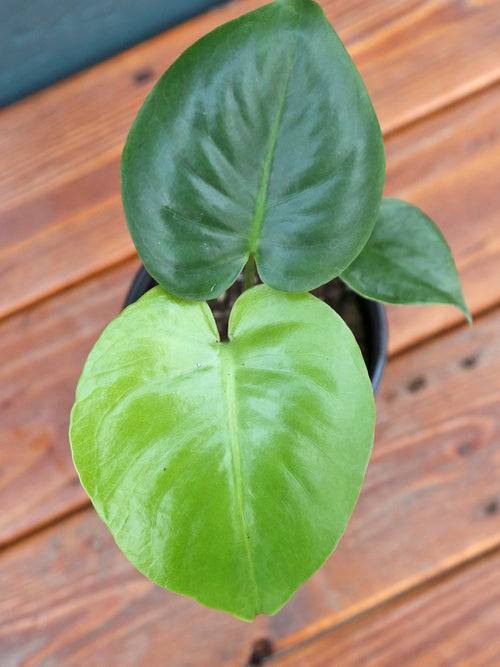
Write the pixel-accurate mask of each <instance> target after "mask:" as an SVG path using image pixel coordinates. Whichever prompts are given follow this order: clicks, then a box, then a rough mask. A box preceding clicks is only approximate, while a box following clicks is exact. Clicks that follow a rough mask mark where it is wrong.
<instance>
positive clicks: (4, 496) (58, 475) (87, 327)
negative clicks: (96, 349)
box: [0, 260, 138, 545]
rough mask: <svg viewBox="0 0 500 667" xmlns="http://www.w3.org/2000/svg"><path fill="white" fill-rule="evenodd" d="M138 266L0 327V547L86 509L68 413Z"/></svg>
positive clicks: (102, 278) (123, 269)
mask: <svg viewBox="0 0 500 667" xmlns="http://www.w3.org/2000/svg"><path fill="white" fill-rule="evenodd" d="M137 265H138V261H137V260H132V261H129V262H127V263H126V264H125V265H123V266H120V267H117V268H116V269H115V270H114V271H112V272H107V273H105V274H103V275H98V276H96V277H94V278H92V279H91V280H90V281H88V282H87V283H85V284H83V285H79V286H77V287H75V288H73V289H72V290H69V291H67V292H64V293H63V294H61V295H59V296H58V297H57V298H54V299H49V300H47V301H44V302H42V303H39V304H37V306H35V307H32V308H30V309H27V310H25V311H23V312H21V313H18V314H17V315H16V316H14V317H11V318H9V319H7V320H4V321H3V322H0V414H1V425H0V443H1V447H0V471H1V474H0V506H1V507H2V512H1V513H0V545H3V544H5V543H6V542H8V541H10V540H12V539H17V538H19V537H20V536H21V535H23V534H26V533H28V532H30V531H32V530H33V529H34V528H36V527H37V526H38V525H40V524H43V523H46V522H49V521H52V520H53V519H54V518H56V517H58V516H60V515H61V514H66V513H67V512H69V511H71V510H73V509H75V507H78V506H80V505H82V504H88V498H87V496H86V494H85V493H84V491H83V489H82V488H81V487H80V484H79V482H78V478H77V476H76V474H75V469H74V467H73V463H72V459H71V452H70V449H69V441H68V426H69V413H70V410H71V406H72V404H73V401H74V396H75V388H76V382H77V380H78V377H79V375H80V373H81V370H82V368H83V364H84V361H85V359H86V356H87V354H88V353H89V351H90V349H91V347H92V345H93V344H94V342H95V340H96V339H97V338H98V336H99V335H100V333H101V331H102V330H103V329H104V327H105V326H106V324H107V323H108V322H109V320H110V319H112V318H113V317H114V315H115V314H118V313H119V312H120V308H121V306H122V303H123V301H124V298H125V294H126V290H127V287H128V284H129V283H130V280H131V278H132V276H133V273H134V270H135V269H136V267H137Z"/></svg>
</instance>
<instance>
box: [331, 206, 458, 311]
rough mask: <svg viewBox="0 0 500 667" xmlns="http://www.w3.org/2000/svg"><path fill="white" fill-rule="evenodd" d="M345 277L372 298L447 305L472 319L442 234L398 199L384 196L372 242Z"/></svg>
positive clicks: (403, 302) (353, 286) (416, 210)
mask: <svg viewBox="0 0 500 667" xmlns="http://www.w3.org/2000/svg"><path fill="white" fill-rule="evenodd" d="M341 277H342V280H344V281H345V282H346V283H347V284H348V285H349V286H350V287H352V289H353V290H355V291H356V292H358V293H359V294H362V295H363V296H367V297H369V298H370V299H376V300H378V301H385V302H386V303H399V304H427V303H448V304H451V305H453V306H456V307H457V308H459V309H460V310H461V311H462V312H463V314H464V315H465V317H466V318H467V319H468V321H469V322H470V321H471V316H470V313H469V310H468V308H467V306H466V304H465V301H464V297H463V294H462V288H461V287H460V280H459V278H458V274H457V269H456V267H455V262H454V261H453V257H452V254H451V250H450V248H449V247H448V244H447V243H446V240H445V238H444V236H443V235H442V234H441V232H440V231H439V229H438V227H436V225H435V224H434V223H433V222H432V220H431V219H430V218H428V217H427V216H426V215H425V213H423V212H422V211H421V210H420V209H418V208H417V207H416V206H413V205H412V204H408V203H406V202H403V201H400V200H399V199H383V201H382V205H381V207H380V213H379V217H378V220H377V223H376V225H375V228H374V230H373V233H372V235H371V237H370V239H369V241H368V243H367V244H366V245H365V247H364V248H363V250H362V251H361V253H360V255H359V256H358V257H357V258H356V259H355V260H354V262H353V263H352V264H351V265H350V266H349V267H348V268H347V269H346V270H345V271H344V272H343V273H342V276H341Z"/></svg>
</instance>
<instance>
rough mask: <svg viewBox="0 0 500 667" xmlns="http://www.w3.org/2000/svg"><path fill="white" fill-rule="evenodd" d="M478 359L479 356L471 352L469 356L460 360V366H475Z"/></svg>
mask: <svg viewBox="0 0 500 667" xmlns="http://www.w3.org/2000/svg"><path fill="white" fill-rule="evenodd" d="M478 361H479V357H477V356H476V355H474V354H471V355H470V356H469V357H464V358H463V359H462V360H461V361H460V366H461V367H462V368H474V367H475V366H477V362H478Z"/></svg>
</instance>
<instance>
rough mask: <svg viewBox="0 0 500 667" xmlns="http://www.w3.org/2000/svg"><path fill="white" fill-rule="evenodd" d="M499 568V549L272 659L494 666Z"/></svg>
mask: <svg viewBox="0 0 500 667" xmlns="http://www.w3.org/2000/svg"><path fill="white" fill-rule="evenodd" d="M499 572H500V555H499V554H498V552H497V553H495V554H494V555H492V556H490V557H487V558H484V559H482V560H481V561H480V562H474V563H472V564H470V565H469V566H467V567H465V568H464V569H463V570H461V571H460V572H458V573H453V574H452V575H449V576H447V577H444V578H443V579H442V580H441V581H439V582H435V583H433V584H432V585H428V586H426V587H425V588H424V589H423V590H420V591H418V592H415V593H413V594H411V595H407V596H405V597H404V598H403V599H401V600H398V601H397V602H394V603H393V604H391V605H389V606H388V607H383V608H381V609H379V610H378V611H377V612H375V613H372V614H370V615H368V616H366V617H364V618H362V619H360V620H359V621H357V622H355V623H351V624H348V625H346V626H344V627H342V628H340V629H339V630H337V631H335V632H332V633H329V634H328V635H326V636H324V637H322V638H321V639H318V640H317V641H313V642H311V643H310V644H308V645H307V646H305V647H304V648H301V649H299V650H296V651H293V652H292V653H290V654H289V655H287V656H286V657H283V658H281V659H276V660H272V661H271V662H270V664H272V665H276V667H299V666H300V667H302V666H303V665H308V667H324V665H342V667H350V666H351V665H352V667H358V666H359V665H405V666H409V665H415V666H417V665H421V666H422V667H423V666H424V665H425V667H445V666H446V665H449V666H450V667H451V666H453V667H456V666H457V665H462V666H463V667H465V666H466V665H469V666H470V667H478V666H479V665H480V666H481V667H487V666H490V667H496V666H497V665H499V664H500V633H499V631H498V630H499V628H500V576H499Z"/></svg>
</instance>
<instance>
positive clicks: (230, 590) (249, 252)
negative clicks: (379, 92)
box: [70, 0, 470, 620]
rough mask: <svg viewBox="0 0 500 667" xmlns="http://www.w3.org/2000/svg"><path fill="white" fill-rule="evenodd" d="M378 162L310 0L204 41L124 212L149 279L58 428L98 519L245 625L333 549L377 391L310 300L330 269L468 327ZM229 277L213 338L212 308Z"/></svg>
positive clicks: (144, 115) (161, 93)
mask: <svg viewBox="0 0 500 667" xmlns="http://www.w3.org/2000/svg"><path fill="white" fill-rule="evenodd" d="M384 173H385V164H384V152H383V142H382V136H381V132H380V128H379V125H378V122H377V119H376V116H375V113H374V111H373V108H372V105H371V102H370V100H369V97H368V94H367V92H366V90H365V87H364V85H363V82H362V80H361V78H360V76H359V74H358V72H357V70H356V68H355V66H354V64H353V63H352V61H351V59H350V57H349V56H348V54H347V52H346V51H345V49H344V47H343V46H342V43H341V42H340V40H339V39H338V37H337V36H336V34H335V33H334V31H333V30H332V28H331V26H330V25H329V23H328V21H327V20H326V18H325V16H324V14H323V12H322V10H321V9H320V7H319V6H318V5H317V4H315V3H314V2H312V1H311V0H276V2H274V3H272V4H270V5H267V6H265V7H263V8H261V9H258V10H256V11H254V12H252V13H250V14H247V15H245V16H243V17H242V18H240V19H238V20H236V21H233V22H231V23H228V24H226V25H224V26H222V27H220V28H218V29H217V30H215V31H214V32H212V33H210V34H209V35H207V36H206V37H204V38H203V39H201V40H200V41H199V42H197V43H196V44H194V45H193V46H192V47H191V48H190V49H188V50H187V51H186V52H185V53H184V54H183V55H182V56H181V57H180V58H179V59H178V60H177V61H176V62H175V63H174V64H173V65H172V67H170V69H169V70H168V71H167V72H166V73H165V74H164V75H163V77H162V78H161V79H160V81H159V82H158V83H157V84H156V86H155V87H154V89H153V91H152V92H151V94H150V95H149V97H148V98H147V100H146V102H145V103H144V105H143V107H142V109H141V110H140V112H139V114H138V116H137V119H136V120H135V122H134V125H133V127H132V129H131V131H130V134H129V136H128V139H127V143H126V146H125V149H124V152H123V160H122V194H123V203H124V208H125V213H126V217H127V222H128V225H129V229H130V232H131V235H132V238H133V240H134V242H135V245H136V247H137V251H138V253H139V255H140V257H141V259H142V261H143V263H144V265H145V266H146V268H147V269H148V271H149V273H150V274H151V275H152V276H153V277H154V278H155V279H156V280H157V281H158V283H159V284H160V285H161V287H156V288H154V289H153V290H151V291H150V292H148V293H147V294H146V295H145V296H143V297H142V298H141V299H140V300H139V301H138V302H137V303H136V304H133V305H132V306H130V307H129V308H127V309H126V310H125V311H124V312H123V313H122V314H121V315H120V316H119V317H117V318H116V319H115V320H114V321H113V322H112V323H111V324H110V325H109V326H108V327H107V328H106V330H105V331H104V333H103V334H102V336H101V338H100V339H99V340H98V342H97V343H96V345H95V347H94V349H93V350H92V352H91V353H90V355H89V358H88V360H87V363H86V365H85V368H84V370H83V374H82V377H81V379H80V382H79V384H78V388H77V394H76V402H75V405H74V408H73V411H72V415H71V428H70V435H71V442H72V448H73V455H74V461H75V465H76V467H77V469H78V471H79V474H80V477H81V481H82V484H83V485H84V487H85V489H86V490H87V492H88V493H89V495H90V497H91V499H92V501H93V503H94V505H95V508H96V510H97V512H98V513H99V515H100V516H101V517H102V518H103V520H104V521H105V522H106V523H107V525H108V526H109V528H110V530H111V531H112V533H113V535H114V537H115V539H116V541H117V543H118V545H119V546H120V547H121V549H122V550H123V551H124V553H125V554H126V556H127V557H128V558H129V559H130V560H131V561H132V563H134V565H135V566H136V567H137V568H138V569H139V570H141V571H142V572H143V573H144V574H146V575H147V576H148V577H150V578H151V579H152V580H153V581H155V582H157V583H158V584H160V585H162V586H165V587H168V588H169V589H171V590H173V591H176V592H180V593H184V594H186V595H190V596H192V597H194V598H196V599H197V600H199V601H200V602H202V603H203V604H206V605H208V606H212V607H215V608H219V609H224V610H226V611H229V612H231V613H232V614H234V615H236V616H238V617H240V618H243V619H246V620H251V619H253V617H254V616H255V614H257V613H259V612H265V613H268V614H273V613H275V612H276V611H277V610H278V609H279V608H280V607H281V606H282V605H283V604H284V603H285V602H286V601H287V599H288V598H289V597H290V596H291V595H292V593H293V592H294V591H295V590H296V589H297V588H298V587H299V586H300V584H302V583H303V582H304V581H305V580H306V579H307V578H308V577H309V576H310V575H311V574H312V573H313V572H314V571H315V570H316V569H317V568H318V567H319V566H320V565H321V564H322V563H323V562H324V561H325V559H326V558H327V557H328V556H329V555H330V553H331V552H332V550H333V549H334V548H335V546H336V544H337V542H338V540H339V538H340V536H341V534H342V532H343V530H344V528H345V526H346V523H347V521H348V518H349V516H350V514H351V512H352V510H353V507H354V504H355V502H356V499H357V496H358V494H359V490H360V487H361V483H362V480H363V476H364V473H365V469H366V466H367V463H368V459H369V456H370V451H371V447H372V442H373V431H374V415H375V411H374V401H373V392H372V389H371V385H370V380H369V378H368V375H367V371H366V368H365V365H364V362H363V359H362V357H361V354H360V351H359V348H358V346H357V344H356V342H355V340H354V338H353V336H352V334H351V332H350V331H349V329H348V328H347V326H346V325H345V324H344V322H343V321H342V320H341V319H340V318H339V317H338V316H337V315H336V314H335V313H334V311H333V310H332V309H330V308H329V307H328V306H327V305H326V304H324V303H322V302H321V301H319V300H318V299H316V298H315V297H313V296H311V295H310V294H308V293H307V292H308V291H309V290H311V289H313V288H315V287H317V286H319V285H321V284H324V283H325V282H327V281H329V280H331V279H332V278H334V277H335V276H338V275H340V276H341V278H342V279H343V280H344V281H345V282H346V283H348V285H350V286H351V287H352V289H354V290H355V291H358V292H359V293H361V294H363V295H365V296H367V297H370V298H372V299H379V300H382V301H386V302H390V303H402V304H409V303H437V302H439V303H449V304H454V305H455V306H458V307H459V308H460V309H461V310H462V311H463V313H464V314H465V315H466V316H467V317H468V318H469V317H470V316H469V313H468V310H467V307H466V305H465V302H464V299H463V296H462V291H461V288H460V284H459V280H458V276H457V273H456V269H455V265H454V262H453V258H452V256H451V253H450V250H449V248H448V246H447V244H446V241H445V240H444V238H443V237H442V235H441V233H440V232H439V230H438V229H437V227H436V226H435V225H434V223H433V222H432V221H431V220H430V219H429V218H427V217H426V216H425V215H424V214H423V213H422V212H421V211H419V210H418V209H416V208H415V207H413V206H411V205H410V204H406V203H404V202H401V201H398V200H394V199H384V200H383V201H382V189H383V184H384ZM256 270H257V271H258V273H259V275H260V277H261V279H262V281H263V283H264V284H263V285H258V286H255V287H254V286H253V284H254V276H255V271H256ZM241 271H244V273H245V286H246V287H247V288H248V289H247V290H246V291H245V292H244V293H243V294H242V295H241V297H240V298H239V299H238V300H237V302H236V303H235V305H234V307H233V310H232V312H231V316H230V322H229V328H228V340H227V341H221V340H220V338H219V334H218V332H217V328H216V325H215V322H214V319H213V316H212V314H211V311H210V309H209V307H208V305H207V304H206V303H204V300H205V299H207V298H212V297H215V296H217V295H219V294H221V293H222V292H224V290H226V289H227V288H228V287H229V286H230V285H231V284H232V283H233V282H234V281H235V279H236V278H237V276H238V275H239V274H240V272H241Z"/></svg>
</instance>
